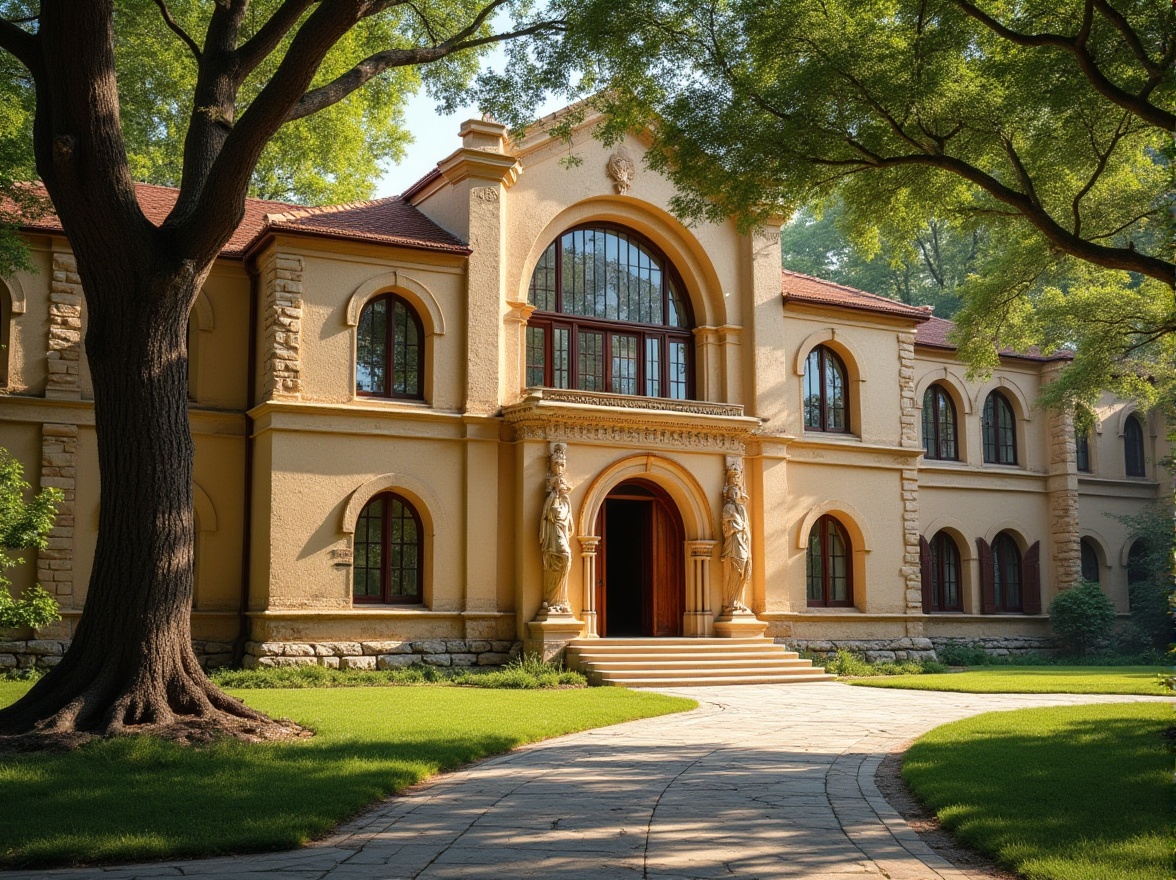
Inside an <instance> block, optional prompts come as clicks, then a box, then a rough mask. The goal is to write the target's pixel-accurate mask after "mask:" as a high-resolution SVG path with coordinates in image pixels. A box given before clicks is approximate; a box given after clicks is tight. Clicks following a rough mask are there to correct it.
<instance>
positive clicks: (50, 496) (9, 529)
mask: <svg viewBox="0 0 1176 880" xmlns="http://www.w3.org/2000/svg"><path fill="white" fill-rule="evenodd" d="M28 488H29V484H28V483H26V482H25V481H24V468H23V467H21V464H20V462H19V461H17V460H16V459H15V458H13V457H12V456H11V455H9V454H8V451H7V450H5V449H0V627H6V628H7V627H22V626H31V627H39V626H45V624H47V623H52V622H53V621H55V620H59V619H60V616H59V615H58V613H57V610H58V609H57V601H56V600H55V599H54V598H53V597H52V596H50V595H49V594H48V593H47V592H45V591H44V590H43V589H41V587H40V586H39V585H38V586H33V587H32V588H30V589H28V590H26V591H25V594H24V595H23V596H22V597H21V598H20V599H13V598H12V594H11V593H10V592H9V591H8V588H9V586H10V585H11V581H10V580H9V579H8V578H7V577H6V576H5V572H6V571H7V570H8V569H10V568H12V567H14V566H16V565H19V564H20V563H21V562H23V561H24V560H23V559H21V558H20V557H19V556H14V555H12V551H20V550H40V549H44V547H45V545H46V542H47V540H48V534H49V530H50V529H52V528H53V522H54V520H56V518H57V505H58V504H60V503H61V499H62V497H63V496H62V493H61V490H60V489H51V488H46V489H42V490H41V491H40V492H38V493H37V494H36V495H35V496H34V497H33V498H32V500H30V501H27V502H26V501H25V500H24V493H25V491H26V490H27V489H28Z"/></svg>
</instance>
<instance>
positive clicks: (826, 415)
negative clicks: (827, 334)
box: [801, 345, 851, 434]
mask: <svg viewBox="0 0 1176 880" xmlns="http://www.w3.org/2000/svg"><path fill="white" fill-rule="evenodd" d="M830 363H832V365H833V367H834V369H835V370H836V371H837V374H838V376H839V377H840V381H841V406H840V407H834V406H832V404H831V403H830V400H829V399H830V397H832V389H831V388H830V387H829V381H828V379H829V372H828V368H829V365H830ZM814 366H815V367H816V370H815V376H816V378H815V379H814V369H813V367H814ZM814 384H816V385H817V388H816V389H813V387H812V386H813V385H814ZM814 391H815V392H816V395H817V396H818V398H819V402H818V404H817V405H816V406H815V407H814V406H811V405H810V404H809V398H810V397H811V396H813V395H812V392H814ZM801 406H802V408H803V409H804V427H805V430H807V431H823V432H826V433H831V434H848V433H850V430H851V424H850V418H849V373H848V371H847V370H846V369H845V361H843V360H842V359H841V356H840V355H839V354H837V352H835V351H833V349H831V348H828V347H826V346H824V345H818V346H817V347H816V348H814V349H813V350H812V351H810V352H809V354H808V357H807V358H805V362H804V394H803V400H802V401H801ZM838 409H839V410H840V416H841V422H842V424H841V425H840V426H837V425H835V424H833V423H834V421H835V419H833V418H832V415H833V413H834V412H835V411H836V410H838ZM814 415H815V416H816V417H815V418H813V416H814Z"/></svg>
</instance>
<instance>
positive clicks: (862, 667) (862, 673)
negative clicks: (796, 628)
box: [813, 649, 948, 678]
mask: <svg viewBox="0 0 1176 880" xmlns="http://www.w3.org/2000/svg"><path fill="white" fill-rule="evenodd" d="M813 664H814V665H816V666H823V667H824V668H825V671H826V672H828V673H830V674H832V675H844V676H849V677H852V678H869V677H873V676H877V675H923V674H924V673H931V672H947V671H948V669H947V667H946V666H945V665H944V664H942V663H936V662H935V661H934V660H924V661H918V660H899V661H889V662H883V663H871V662H870V661H869V660H866V659H865V658H864V657H861V656H860V655H858V654H854V653H853V652H851V651H846V650H845V649H841V650H839V651H838V652H837V654H836V655H835V656H833V657H826V658H825V659H824V660H820V659H813Z"/></svg>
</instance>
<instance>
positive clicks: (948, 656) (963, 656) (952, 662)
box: [935, 645, 996, 666]
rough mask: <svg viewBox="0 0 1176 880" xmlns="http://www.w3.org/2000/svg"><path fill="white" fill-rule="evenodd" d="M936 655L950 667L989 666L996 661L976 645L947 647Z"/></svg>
mask: <svg viewBox="0 0 1176 880" xmlns="http://www.w3.org/2000/svg"><path fill="white" fill-rule="evenodd" d="M935 653H936V654H937V655H938V656H939V659H940V660H942V661H943V662H944V663H946V664H947V665H948V666H987V665H989V664H990V663H992V662H993V661H994V660H995V659H996V658H995V657H993V656H992V655H991V654H989V653H988V652H987V651H985V650H984V649H983V648H977V647H975V646H974V645H945V646H944V647H942V648H940V649H939V650H937V651H936V652H935Z"/></svg>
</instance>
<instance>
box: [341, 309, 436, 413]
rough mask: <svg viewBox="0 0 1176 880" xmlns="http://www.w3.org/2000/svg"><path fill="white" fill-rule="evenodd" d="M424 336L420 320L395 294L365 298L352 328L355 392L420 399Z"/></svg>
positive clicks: (423, 365) (376, 395) (423, 370)
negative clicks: (366, 299)
mask: <svg viewBox="0 0 1176 880" xmlns="http://www.w3.org/2000/svg"><path fill="white" fill-rule="evenodd" d="M424 339H425V334H424V332H423V331H422V330H421V319H420V318H419V317H417V314H416V312H415V311H414V310H413V308H412V306H410V305H409V304H408V303H406V302H405V301H404V300H403V299H401V298H400V297H398V296H397V295H396V294H394V293H384V294H381V295H380V296H377V297H375V298H373V299H371V300H369V301H368V303H367V304H366V305H365V306H364V307H363V312H361V313H360V316H359V328H358V330H357V331H356V357H355V390H356V393H358V394H361V395H363V396H365V397H396V398H407V399H410V400H420V399H421V397H422V393H421V385H422V379H423V376H424V372H425V346H424Z"/></svg>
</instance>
